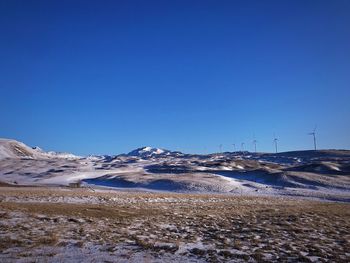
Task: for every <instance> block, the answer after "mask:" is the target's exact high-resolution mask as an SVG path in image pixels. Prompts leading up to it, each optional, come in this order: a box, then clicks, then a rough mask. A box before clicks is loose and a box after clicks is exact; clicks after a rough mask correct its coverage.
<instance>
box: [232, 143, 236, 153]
mask: <svg viewBox="0 0 350 263" xmlns="http://www.w3.org/2000/svg"><path fill="white" fill-rule="evenodd" d="M232 146H233V151H234V152H236V144H234V143H232Z"/></svg>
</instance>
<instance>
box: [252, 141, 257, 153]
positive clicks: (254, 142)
mask: <svg viewBox="0 0 350 263" xmlns="http://www.w3.org/2000/svg"><path fill="white" fill-rule="evenodd" d="M257 142H258V141H257V140H255V139H254V140H253V144H254V151H255V153H256V143H257Z"/></svg>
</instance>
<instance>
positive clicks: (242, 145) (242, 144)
mask: <svg viewBox="0 0 350 263" xmlns="http://www.w3.org/2000/svg"><path fill="white" fill-rule="evenodd" d="M241 150H242V152H244V142H242V143H241Z"/></svg>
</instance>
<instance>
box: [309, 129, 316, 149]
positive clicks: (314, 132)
mask: <svg viewBox="0 0 350 263" xmlns="http://www.w3.org/2000/svg"><path fill="white" fill-rule="evenodd" d="M316 128H317V125H315V128H314V130H313V132H310V133H309V135H312V136H313V137H314V149H315V151H316Z"/></svg>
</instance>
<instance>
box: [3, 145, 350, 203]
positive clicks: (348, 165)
mask: <svg viewBox="0 0 350 263" xmlns="http://www.w3.org/2000/svg"><path fill="white" fill-rule="evenodd" d="M79 181H81V182H83V183H84V184H86V185H90V186H94V187H102V186H103V187H106V186H107V187H112V188H114V189H129V190H132V189H133V190H136V189H137V190H147V191H174V192H205V193H230V194H248V195H249V194H254V195H256V194H260V195H297V196H306V197H311V196H314V197H315V196H316V197H320V196H322V198H324V196H326V197H325V198H328V199H332V198H333V199H337V198H338V199H339V198H340V197H339V196H341V198H342V199H344V198H345V199H349V200H350V151H337V150H332V151H316V152H315V151H300V152H288V153H278V154H269V153H248V152H244V153H240V152H235V153H230V152H226V153H220V154H209V155H189V154H182V153H180V152H172V151H169V150H164V149H159V148H152V147H142V148H138V149H136V150H133V151H131V152H130V153H128V154H122V155H116V156H88V157H78V156H75V155H71V154H61V153H55V152H45V151H43V150H41V149H40V148H38V147H35V148H31V147H29V146H26V145H25V144H23V143H20V142H17V141H14V140H7V139H1V140H0V182H3V183H9V184H14V183H15V184H24V185H51V186H54V185H56V186H57V185H68V184H70V183H74V182H79Z"/></svg>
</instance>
